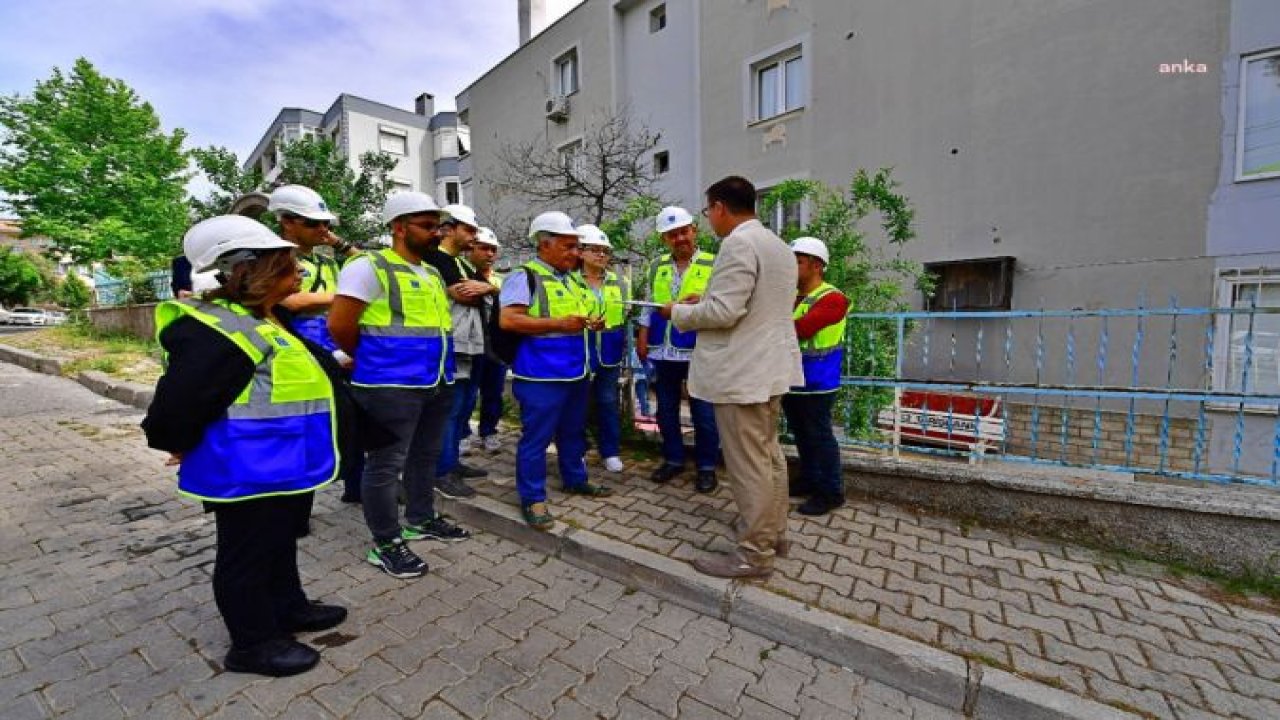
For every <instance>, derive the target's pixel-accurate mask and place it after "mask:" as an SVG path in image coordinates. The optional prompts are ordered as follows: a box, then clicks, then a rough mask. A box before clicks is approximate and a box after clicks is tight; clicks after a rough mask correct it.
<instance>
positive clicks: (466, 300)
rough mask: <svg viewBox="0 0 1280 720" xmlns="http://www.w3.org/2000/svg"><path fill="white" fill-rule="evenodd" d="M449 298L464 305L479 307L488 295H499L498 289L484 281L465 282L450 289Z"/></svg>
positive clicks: (457, 283) (451, 286) (455, 284)
mask: <svg viewBox="0 0 1280 720" xmlns="http://www.w3.org/2000/svg"><path fill="white" fill-rule="evenodd" d="M448 292H449V297H451V298H453V299H454V300H456V301H458V302H460V303H462V304H463V305H479V304H480V301H481V300H482V299H484V297H485V296H486V295H496V294H498V288H496V287H494V286H493V285H490V284H489V283H487V282H484V281H483V280H463V281H461V282H456V283H454V284H452V285H450V286H449V288H448Z"/></svg>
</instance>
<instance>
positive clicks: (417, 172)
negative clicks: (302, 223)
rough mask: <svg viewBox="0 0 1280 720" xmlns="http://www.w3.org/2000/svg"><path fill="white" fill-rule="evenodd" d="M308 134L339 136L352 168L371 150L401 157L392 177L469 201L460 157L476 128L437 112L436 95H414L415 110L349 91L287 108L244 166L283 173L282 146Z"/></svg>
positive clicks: (405, 185)
mask: <svg viewBox="0 0 1280 720" xmlns="http://www.w3.org/2000/svg"><path fill="white" fill-rule="evenodd" d="M304 137H322V138H327V139H329V140H331V141H333V143H334V145H336V146H337V147H338V149H339V150H340V151H341V152H342V154H343V156H344V157H346V158H347V161H348V163H349V164H350V165H351V168H352V169H353V170H355V171H357V172H358V171H359V170H360V156H361V155H363V154H364V153H366V152H370V151H380V152H385V153H388V154H389V155H391V156H392V157H394V158H396V160H397V162H396V166H395V168H394V169H393V170H392V171H391V176H390V180H391V183H392V184H393V185H394V186H395V187H397V188H399V189H404V190H419V191H422V192H426V193H429V194H431V195H433V196H434V197H437V198H439V199H440V200H441V202H463V194H462V186H461V181H460V178H459V176H458V157H459V156H460V155H462V154H463V153H465V152H467V149H468V148H467V145H468V143H469V142H470V130H469V128H467V126H466V125H465V124H460V123H459V122H458V115H457V113H455V112H439V113H437V112H435V102H434V99H433V97H432V96H431V95H429V94H427V93H423V94H422V95H419V96H418V97H417V99H416V100H415V101H414V109H413V111H409V110H404V109H401V108H397V107H392V106H390V105H384V104H382V103H379V102H375V101H373V100H366V99H365V98H361V97H357V96H355V95H349V94H347V93H343V94H341V95H339V96H338V98H337V99H336V100H334V102H333V104H332V105H330V106H329V108H328V109H327V110H326V111H324V112H317V111H314V110H307V109H304V108H283V109H281V110H280V112H279V113H278V114H277V115H276V117H275V119H274V120H273V121H272V122H271V124H270V125H269V126H268V127H267V130H266V132H264V133H263V135H262V139H260V140H259V141H258V144H257V145H256V146H255V147H254V149H253V152H252V153H250V154H249V157H248V158H246V159H245V162H244V167H245V168H246V169H247V168H251V167H255V166H256V167H258V168H259V169H260V170H261V171H262V175H263V178H265V180H266V182H267V184H268V185H270V184H272V183H273V182H274V181H275V179H276V178H277V177H278V176H279V174H280V147H281V145H283V144H284V143H288V142H292V141H294V140H299V139H302V138H304Z"/></svg>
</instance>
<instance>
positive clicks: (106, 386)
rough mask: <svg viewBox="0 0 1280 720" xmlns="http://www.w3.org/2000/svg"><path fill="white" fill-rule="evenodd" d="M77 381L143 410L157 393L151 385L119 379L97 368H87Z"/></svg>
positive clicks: (99, 392)
mask: <svg viewBox="0 0 1280 720" xmlns="http://www.w3.org/2000/svg"><path fill="white" fill-rule="evenodd" d="M76 381H77V382H79V383H80V384H81V385H83V386H85V387H87V388H89V389H90V390H92V391H94V392H96V393H98V394H99V395H102V396H103V397H109V398H111V399H112V400H118V401H120V402H122V403H124V404H125V405H132V406H134V407H136V408H139V409H141V410H146V409H147V408H148V407H150V405H151V398H152V397H154V395H155V390H154V389H152V388H151V387H148V386H146V385H139V384H138V383H131V382H127V381H125V380H117V379H115V378H113V377H111V376H110V375H107V374H105V373H100V372H97V371H95V370H85V371H84V372H82V373H80V374H78V375H76Z"/></svg>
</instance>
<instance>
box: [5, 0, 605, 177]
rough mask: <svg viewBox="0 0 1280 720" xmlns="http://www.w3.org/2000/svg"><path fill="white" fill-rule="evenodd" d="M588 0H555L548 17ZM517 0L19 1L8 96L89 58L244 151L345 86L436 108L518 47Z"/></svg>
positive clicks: (8, 17) (194, 138)
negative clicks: (420, 98) (423, 98)
mask: <svg viewBox="0 0 1280 720" xmlns="http://www.w3.org/2000/svg"><path fill="white" fill-rule="evenodd" d="M579 2H581V0H548V3H547V10H548V17H549V20H554V19H555V18H558V17H560V16H561V15H563V14H564V13H565V12H568V10H570V9H572V7H574V6H576V5H577V4H579ZM516 40H517V38H516V3H515V0H379V2H347V1H346V0H181V1H180V2H175V1H174V0H131V1H130V2H123V1H121V0H114V1H113V0H98V1H97V2H90V1H89V0H10V1H9V2H6V3H0V92H3V93H6V94H12V93H23V94H25V93H28V92H30V91H31V89H32V87H33V86H34V85H35V83H36V82H37V81H39V80H42V79H44V78H46V77H48V75H49V73H50V72H51V70H52V68H53V67H55V66H56V67H62V68H69V67H70V66H71V64H72V63H73V62H74V61H75V59H76V58H77V57H80V56H83V57H87V58H88V59H89V60H90V61H91V62H93V63H94V64H95V65H96V66H97V67H98V69H99V70H100V71H101V72H103V73H104V74H107V75H109V76H112V77H118V78H121V79H123V80H124V81H125V82H127V83H129V84H130V85H131V86H132V87H133V88H134V89H135V90H137V92H138V93H139V95H141V96H142V97H143V98H144V99H146V100H147V101H149V102H151V103H152V104H153V105H154V106H155V108H156V110H157V112H158V113H159V114H160V117H161V120H162V122H163V123H164V124H165V126H166V127H169V128H173V127H182V128H185V129H186V130H187V131H188V133H189V134H190V141H189V143H190V144H191V145H196V146H199V145H214V144H216V145H225V146H227V147H229V148H231V149H232V150H234V151H236V152H237V153H239V154H240V155H241V156H242V157H243V155H245V154H246V153H248V152H249V151H250V150H251V149H252V148H253V145H254V144H255V143H256V142H257V140H258V138H259V137H260V135H261V133H262V132H263V131H264V130H265V129H266V127H267V124H268V123H269V122H270V121H271V119H272V118H273V117H274V116H275V114H276V112H278V111H279V109H280V108H281V107H306V108H311V109H314V110H319V111H323V110H325V109H326V108H328V106H329V104H330V103H331V102H332V101H333V99H334V98H335V97H337V95H338V94H339V93H343V92H347V93H351V94H354V95H359V96H362V97H367V98H369V99H371V100H377V101H379V102H384V103H387V104H390V105H396V106H399V107H405V108H409V107H411V106H412V103H413V98H414V97H415V96H417V95H418V94H419V93H421V92H430V93H432V94H434V95H435V96H436V107H437V109H448V108H451V107H453V98H454V95H455V94H456V93H457V92H458V91H459V90H461V89H462V88H463V87H465V86H466V85H468V84H469V83H470V82H471V81H472V80H474V79H475V78H477V77H479V76H480V75H481V74H482V73H483V72H484V71H485V70H487V69H488V68H490V67H492V66H493V65H494V64H496V63H497V62H498V61H499V60H501V59H502V58H503V57H505V56H506V55H507V54H509V53H510V52H511V51H513V50H514V49H515V46H516Z"/></svg>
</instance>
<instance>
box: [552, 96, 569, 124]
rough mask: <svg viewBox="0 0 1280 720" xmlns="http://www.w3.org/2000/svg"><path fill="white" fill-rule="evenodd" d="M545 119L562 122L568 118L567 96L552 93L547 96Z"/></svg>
mask: <svg viewBox="0 0 1280 720" xmlns="http://www.w3.org/2000/svg"><path fill="white" fill-rule="evenodd" d="M547 119H548V120H551V121H553V122H558V123H562V122H565V121H566V120H568V119H569V98H568V97H566V96H564V95H552V96H551V97H549V98H547Z"/></svg>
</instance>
